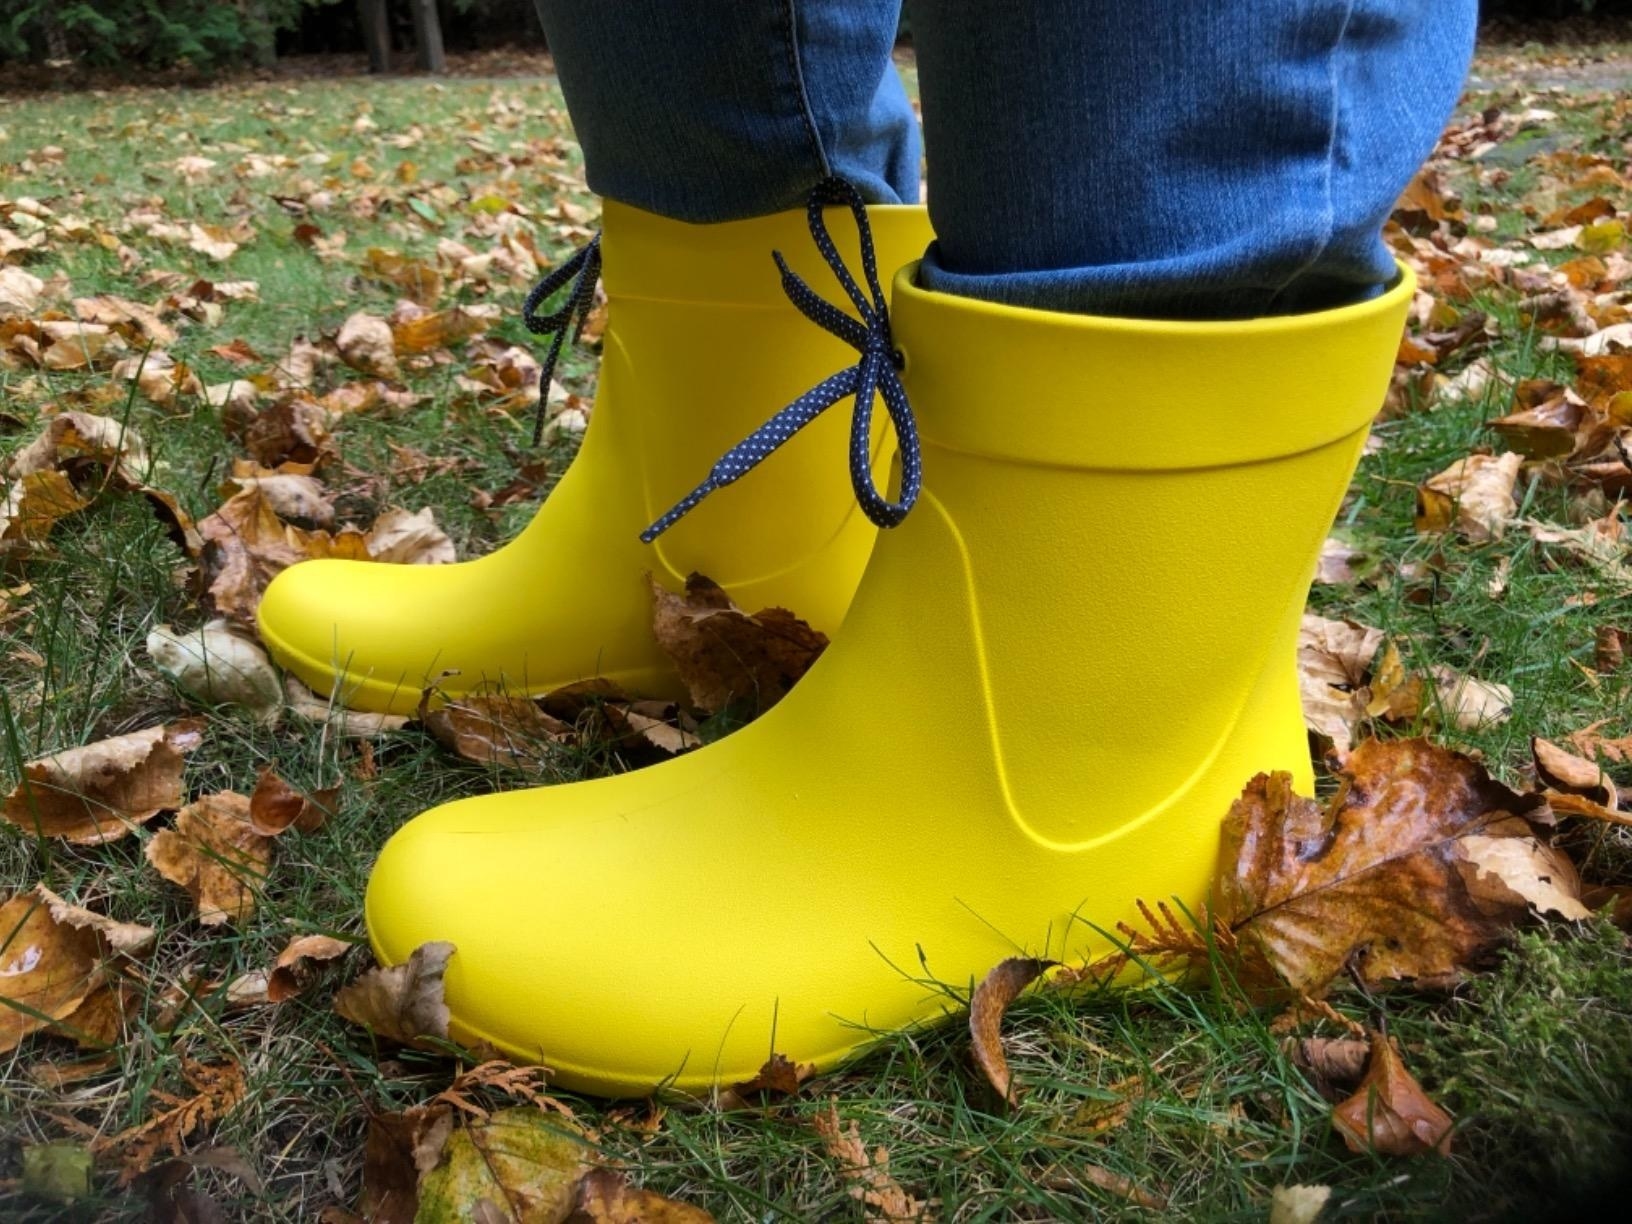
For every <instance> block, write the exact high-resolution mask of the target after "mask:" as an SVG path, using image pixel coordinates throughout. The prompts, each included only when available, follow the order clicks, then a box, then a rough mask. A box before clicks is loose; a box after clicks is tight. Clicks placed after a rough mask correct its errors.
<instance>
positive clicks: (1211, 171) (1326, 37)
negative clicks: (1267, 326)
mask: <svg viewBox="0 0 1632 1224" xmlns="http://www.w3.org/2000/svg"><path fill="white" fill-rule="evenodd" d="M537 3H538V8H539V13H540V16H541V17H542V19H543V22H544V28H545V32H546V34H547V36H548V38H549V42H550V46H551V48H552V50H553V51H554V53H555V57H556V67H557V70H558V72H559V73H560V78H561V85H562V89H563V90H564V91H565V94H566V98H567V105H568V109H569V111H570V112H571V116H572V121H573V125H574V127H575V129H576V131H577V133H578V137H579V140H580V141H581V143H582V145H583V150H584V161H585V167H586V173H587V177H588V181H589V185H590V187H591V188H592V189H594V190H595V191H597V192H599V193H601V194H603V195H606V196H609V197H611V198H613V199H617V200H620V201H622V202H624V203H627V204H632V205H634V206H636V207H638V208H643V209H646V210H648V211H651V212H656V213H659V214H662V215H664V216H667V217H672V218H676V219H679V220H685V221H698V222H709V221H727V220H736V219H741V218H744V217H750V216H757V215H763V214H765V213H770V212H775V211H778V210H781V209H784V208H792V207H797V206H799V205H800V204H802V202H803V200H804V197H805V195H806V193H807V192H808V191H809V189H810V188H811V186H813V185H814V184H815V183H816V182H817V181H818V180H820V179H821V178H823V177H824V176H825V175H828V174H838V175H841V176H843V177H845V178H847V179H849V180H850V181H851V182H853V183H855V184H856V185H857V186H858V187H859V188H860V189H861V191H862V192H863V194H864V195H865V196H866V198H867V199H868V200H870V201H872V202H876V203H907V202H912V201H914V200H916V199H917V196H918V171H919V157H918V138H917V125H916V123H915V122H914V118H913V114H912V110H911V107H910V105H909V103H908V101H907V98H906V94H905V92H904V91H903V89H902V87H901V83H900V80H899V79H898V77H897V75H896V73H895V70H894V66H893V64H892V63H891V60H890V48H891V45H892V42H893V40H894V36H895V33H896V26H897V21H898V17H899V7H900V6H899V0H537ZM1476 11H1477V3H1476V0H1221V2H1217V3H1214V2H1211V0H1143V3H1140V4H1137V5H1126V4H1115V3H1112V2H1111V0H1025V2H1023V3H1015V2H1014V0H927V2H923V3H916V4H914V5H913V6H912V8H911V10H910V16H911V22H912V27H911V28H912V38H913V43H914V45H915V46H916V49H917V56H918V70H919V85H920V92H921V98H922V103H923V111H924V130H925V142H926V144H927V150H928V152H927V159H926V160H927V169H928V183H929V209H930V216H931V219H932V221H933V222H934V224H935V229H936V233H937V236H938V237H937V241H936V242H935V243H934V245H932V246H931V247H930V249H929V251H928V252H927V253H926V255H925V258H924V262H923V265H922V268H921V271H920V279H921V281H922V282H923V283H924V284H926V285H927V286H928V287H930V288H933V289H936V290H940V291H943V292H947V293H954V294H962V295H965V296H970V297H977V298H985V299H989V300H994V301H1002V302H1009V303H1013V304H1016V305H1022V306H1032V307H1040V308H1043V309H1050V310H1065V311H1077V312H1084V313H1092V314H1115V315H1126V316H1138V317H1165V318H1239V317H1252V316H1255V315H1262V314H1275V313H1290V312H1296V311H1305V310H1314V309H1320V308H1323V307H1327V306H1332V305H1339V304H1343V303H1346V302H1352V301H1357V300H1361V299H1363V298H1366V297H1368V296H1371V295H1372V294H1374V293H1376V292H1377V291H1378V290H1379V288H1380V287H1381V286H1382V285H1383V284H1384V283H1385V282H1386V281H1388V280H1389V278H1390V277H1391V276H1392V275H1393V269H1394V264H1393V260H1392V258H1391V257H1390V256H1389V253H1388V250H1387V248H1386V247H1385V245H1384V244H1383V242H1382V239H1381V236H1380V231H1381V227H1382V224H1383V222H1384V220H1385V219H1386V218H1387V216H1388V212H1389V209H1390V207H1391V206H1392V204H1393V202H1394V200H1395V198H1396V197H1397V196H1398V195H1399V193H1400V191H1401V190H1402V189H1403V188H1404V187H1405V185H1406V184H1407V183H1408V182H1409V181H1410V178H1411V176H1412V174H1413V173H1415V171H1416V169H1417V167H1418V165H1419V164H1420V163H1421V162H1422V160H1423V158H1425V157H1426V156H1427V155H1428V153H1429V151H1430V150H1431V149H1432V147H1433V144H1434V140H1435V138H1436V137H1437V136H1438V134H1439V131H1440V129H1441V128H1442V127H1443V125H1444V123H1445V121H1446V119H1447V118H1448V116H1449V115H1450V112H1451V109H1452V107H1453V106H1454V104H1455V102H1456V99H1457V96H1458V93H1459V92H1460V89H1461V84H1462V79H1463V76H1464V74H1465V72H1466V70H1467V65H1468V60H1469V57H1470V55H1471V54H1472V49H1473V34H1474V25H1475V17H1476Z"/></svg>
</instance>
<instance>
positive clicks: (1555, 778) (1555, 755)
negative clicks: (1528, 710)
mask: <svg viewBox="0 0 1632 1224" xmlns="http://www.w3.org/2000/svg"><path fill="white" fill-rule="evenodd" d="M1530 753H1531V756H1532V758H1533V759H1534V760H1535V763H1536V777H1537V779H1538V780H1539V781H1540V782H1541V783H1542V784H1543V785H1545V786H1548V787H1551V788H1552V789H1554V790H1561V791H1573V792H1575V793H1576V794H1578V795H1585V796H1587V797H1588V798H1589V799H1593V800H1595V801H1597V802H1598V803H1601V804H1603V805H1604V806H1605V807H1608V808H1616V807H1619V806H1620V804H1619V793H1618V791H1617V789H1616V786H1615V783H1614V781H1613V780H1612V779H1611V778H1610V776H1609V773H1608V771H1607V770H1605V769H1604V767H1603V766H1602V765H1599V764H1598V763H1597V762H1596V761H1589V760H1587V759H1586V758H1585V757H1579V756H1576V755H1575V753H1573V752H1570V751H1568V750H1566V749H1564V748H1562V747H1560V746H1559V745H1557V744H1555V743H1553V742H1552V741H1551V740H1544V739H1542V738H1541V737H1540V736H1539V735H1537V736H1532V737H1531V739H1530Z"/></svg>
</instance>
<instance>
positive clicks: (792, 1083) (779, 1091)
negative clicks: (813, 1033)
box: [720, 1054, 816, 1109]
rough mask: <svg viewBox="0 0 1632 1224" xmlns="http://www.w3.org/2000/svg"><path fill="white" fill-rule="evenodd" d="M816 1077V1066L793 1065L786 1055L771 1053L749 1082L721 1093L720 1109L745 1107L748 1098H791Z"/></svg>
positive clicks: (736, 1085) (810, 1064)
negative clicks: (807, 1081) (805, 1083)
mask: <svg viewBox="0 0 1632 1224" xmlns="http://www.w3.org/2000/svg"><path fill="white" fill-rule="evenodd" d="M815 1074H816V1064H815V1063H796V1062H794V1061H793V1059H791V1058H789V1057H788V1056H787V1055H786V1054H772V1055H771V1056H770V1058H768V1059H766V1060H765V1065H764V1066H762V1067H761V1068H760V1069H759V1070H758V1071H757V1072H756V1073H755V1074H754V1078H753V1079H750V1080H743V1081H742V1083H740V1084H732V1085H731V1087H729V1088H727V1089H726V1090H725V1092H724V1093H722V1094H721V1105H720V1107H721V1108H722V1109H736V1108H742V1107H743V1106H746V1105H747V1104H748V1103H749V1101H748V1098H750V1097H755V1098H757V1097H762V1096H776V1097H783V1096H792V1095H794V1093H796V1092H798V1091H799V1089H800V1087H801V1086H802V1085H803V1084H804V1082H805V1081H806V1080H808V1079H809V1078H810V1077H811V1076H813V1075H815Z"/></svg>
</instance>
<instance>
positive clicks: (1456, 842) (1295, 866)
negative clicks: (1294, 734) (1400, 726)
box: [1215, 739, 1580, 998]
mask: <svg viewBox="0 0 1632 1224" xmlns="http://www.w3.org/2000/svg"><path fill="white" fill-rule="evenodd" d="M1339 774H1340V776H1341V778H1342V779H1343V781H1344V786H1343V788H1342V789H1341V790H1340V792H1339V793H1338V795H1337V796H1336V798H1334V799H1333V801H1332V802H1331V804H1330V805H1329V806H1328V807H1326V808H1324V809H1323V808H1322V807H1321V805H1320V804H1318V803H1316V802H1315V801H1314V800H1312V799H1305V798H1302V797H1300V796H1298V795H1295V794H1293V793H1292V790H1291V782H1290V778H1289V776H1288V775H1287V774H1282V773H1277V774H1273V775H1265V774H1260V775H1258V776H1257V777H1256V778H1254V779H1253V780H1252V781H1251V782H1249V783H1248V784H1247V788H1246V790H1245V791H1244V792H1243V794H1242V796H1241V798H1240V799H1239V800H1237V801H1236V803H1235V805H1234V806H1233V807H1232V808H1231V809H1230V813H1229V815H1228V817H1226V819H1225V823H1224V832H1223V842H1222V846H1221V849H1220V858H1219V872H1218V879H1217V883H1216V887H1215V897H1216V899H1217V903H1218V905H1219V907H1220V911H1219V914H1218V917H1219V918H1221V919H1222V920H1223V922H1225V923H1226V924H1227V925H1228V927H1229V929H1230V931H1231V932H1232V934H1233V936H1234V937H1235V939H1236V940H1237V941H1238V943H1239V951H1238V953H1237V956H1238V958H1239V961H1240V965H1239V972H1240V975H1241V978H1242V981H1243V984H1244V985H1246V986H1247V987H1248V988H1249V989H1250V990H1252V991H1253V992H1254V993H1255V994H1258V995H1259V996H1261V997H1266V998H1275V997H1280V996H1283V995H1284V994H1286V993H1288V992H1290V993H1293V994H1303V995H1309V996H1318V994H1319V993H1320V992H1321V991H1323V990H1324V989H1325V987H1326V986H1327V985H1328V983H1330V982H1331V980H1332V979H1333V978H1334V977H1335V976H1336V975H1337V974H1338V973H1340V972H1341V971H1342V970H1343V969H1344V968H1345V967H1346V966H1350V965H1352V967H1353V968H1354V970H1355V971H1356V972H1357V973H1358V974H1359V975H1360V976H1361V977H1362V978H1363V979H1364V980H1366V981H1368V982H1382V981H1387V980H1390V979H1397V978H1403V979H1417V980H1419V981H1422V982H1426V983H1437V982H1443V981H1448V980H1451V979H1453V978H1454V977H1455V975H1457V974H1458V973H1460V972H1461V971H1462V970H1463V968H1464V967H1465V966H1466V965H1467V964H1468V963H1469V962H1470V961H1472V960H1473V959H1474V958H1476V957H1478V956H1479V955H1481V954H1483V953H1484V952H1486V951H1488V950H1489V949H1490V948H1491V947H1492V946H1493V945H1494V944H1495V943H1496V942H1497V941H1498V940H1499V939H1501V937H1502V936H1503V935H1504V934H1505V933H1506V931H1507V930H1508V929H1509V928H1510V927H1512V926H1513V925H1514V924H1515V923H1518V922H1521V921H1523V920H1525V919H1526V918H1527V917H1528V916H1529V914H1530V909H1531V904H1532V903H1534V904H1536V905H1537V906H1538V907H1543V906H1544V907H1546V908H1548V909H1556V910H1564V911H1566V912H1565V916H1566V917H1575V916H1577V915H1576V913H1575V912H1574V907H1579V905H1580V902H1579V898H1578V896H1572V895H1571V893H1570V888H1571V886H1572V884H1573V883H1574V880H1573V875H1574V873H1573V871H1570V872H1569V873H1568V875H1567V876H1566V875H1565V874H1564V866H1563V864H1562V862H1561V856H1558V855H1556V854H1555V852H1553V851H1552V850H1551V849H1550V848H1549V847H1547V846H1546V845H1544V844H1543V843H1542V842H1541V841H1540V840H1539V837H1538V834H1537V832H1536V830H1535V829H1534V827H1533V826H1532V825H1531V824H1530V822H1529V821H1528V820H1526V819H1524V817H1526V816H1528V815H1534V816H1536V817H1537V818H1538V819H1544V818H1545V817H1544V812H1543V801H1542V799H1541V797H1540V796H1536V795H1519V794H1515V793H1514V792H1513V791H1510V790H1508V789H1507V788H1506V787H1505V786H1503V785H1501V784H1500V783H1499V782H1496V781H1495V780H1494V779H1492V778H1491V777H1490V775H1489V774H1488V773H1486V772H1485V770H1484V768H1483V767H1482V766H1481V765H1479V764H1478V763H1477V762H1475V761H1473V760H1471V759H1469V758H1468V757H1465V756H1462V755H1461V754H1459V753H1455V752H1452V751H1450V750H1449V749H1446V748H1441V747H1438V746H1436V745H1434V744H1431V743H1429V742H1428V741H1426V740H1421V739H1414V740H1399V741H1393V742H1389V743H1383V742H1379V741H1377V740H1366V741H1364V742H1362V743H1361V744H1360V745H1359V746H1358V747H1356V748H1355V749H1354V750H1353V751H1352V752H1351V753H1349V754H1348V756H1347V758H1346V759H1345V760H1344V761H1343V763H1342V765H1341V767H1340V769H1339ZM1470 838H1479V839H1483V840H1477V841H1471V842H1470V841H1469V839H1470ZM1506 840H1512V841H1513V842H1514V843H1515V844H1514V845H1513V846H1511V847H1508V846H1498V845H1496V843H1497V842H1500V841H1506Z"/></svg>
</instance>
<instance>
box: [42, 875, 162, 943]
mask: <svg viewBox="0 0 1632 1224" xmlns="http://www.w3.org/2000/svg"><path fill="white" fill-rule="evenodd" d="M34 895H35V896H37V897H39V899H40V900H41V901H43V902H45V904H46V907H47V908H48V909H49V910H50V912H51V921H52V922H56V923H64V924H66V925H68V926H71V927H74V928H76V929H79V930H89V931H94V932H96V934H97V935H98V936H99V937H100V938H101V940H102V942H103V943H104V944H106V945H107V946H108V947H109V948H111V949H112V950H113V951H115V952H123V953H124V954H125V955H127V956H135V955H136V954H138V953H140V952H145V951H147V949H148V948H150V947H152V945H153V941H154V940H155V939H157V938H158V933H157V932H156V931H154V929H153V928H152V927H150V926H143V925H141V923H139V922H116V921H115V920H114V919H112V918H109V917H108V916H107V915H106V914H98V913H95V912H94V911H92V910H88V909H85V908H83V907H82V906H78V905H73V904H71V903H70V902H68V901H64V900H63V899H62V898H61V897H59V896H57V894H56V893H54V892H52V891H51V890H50V889H49V888H47V887H46V886H45V885H44V884H36V885H34Z"/></svg>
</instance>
